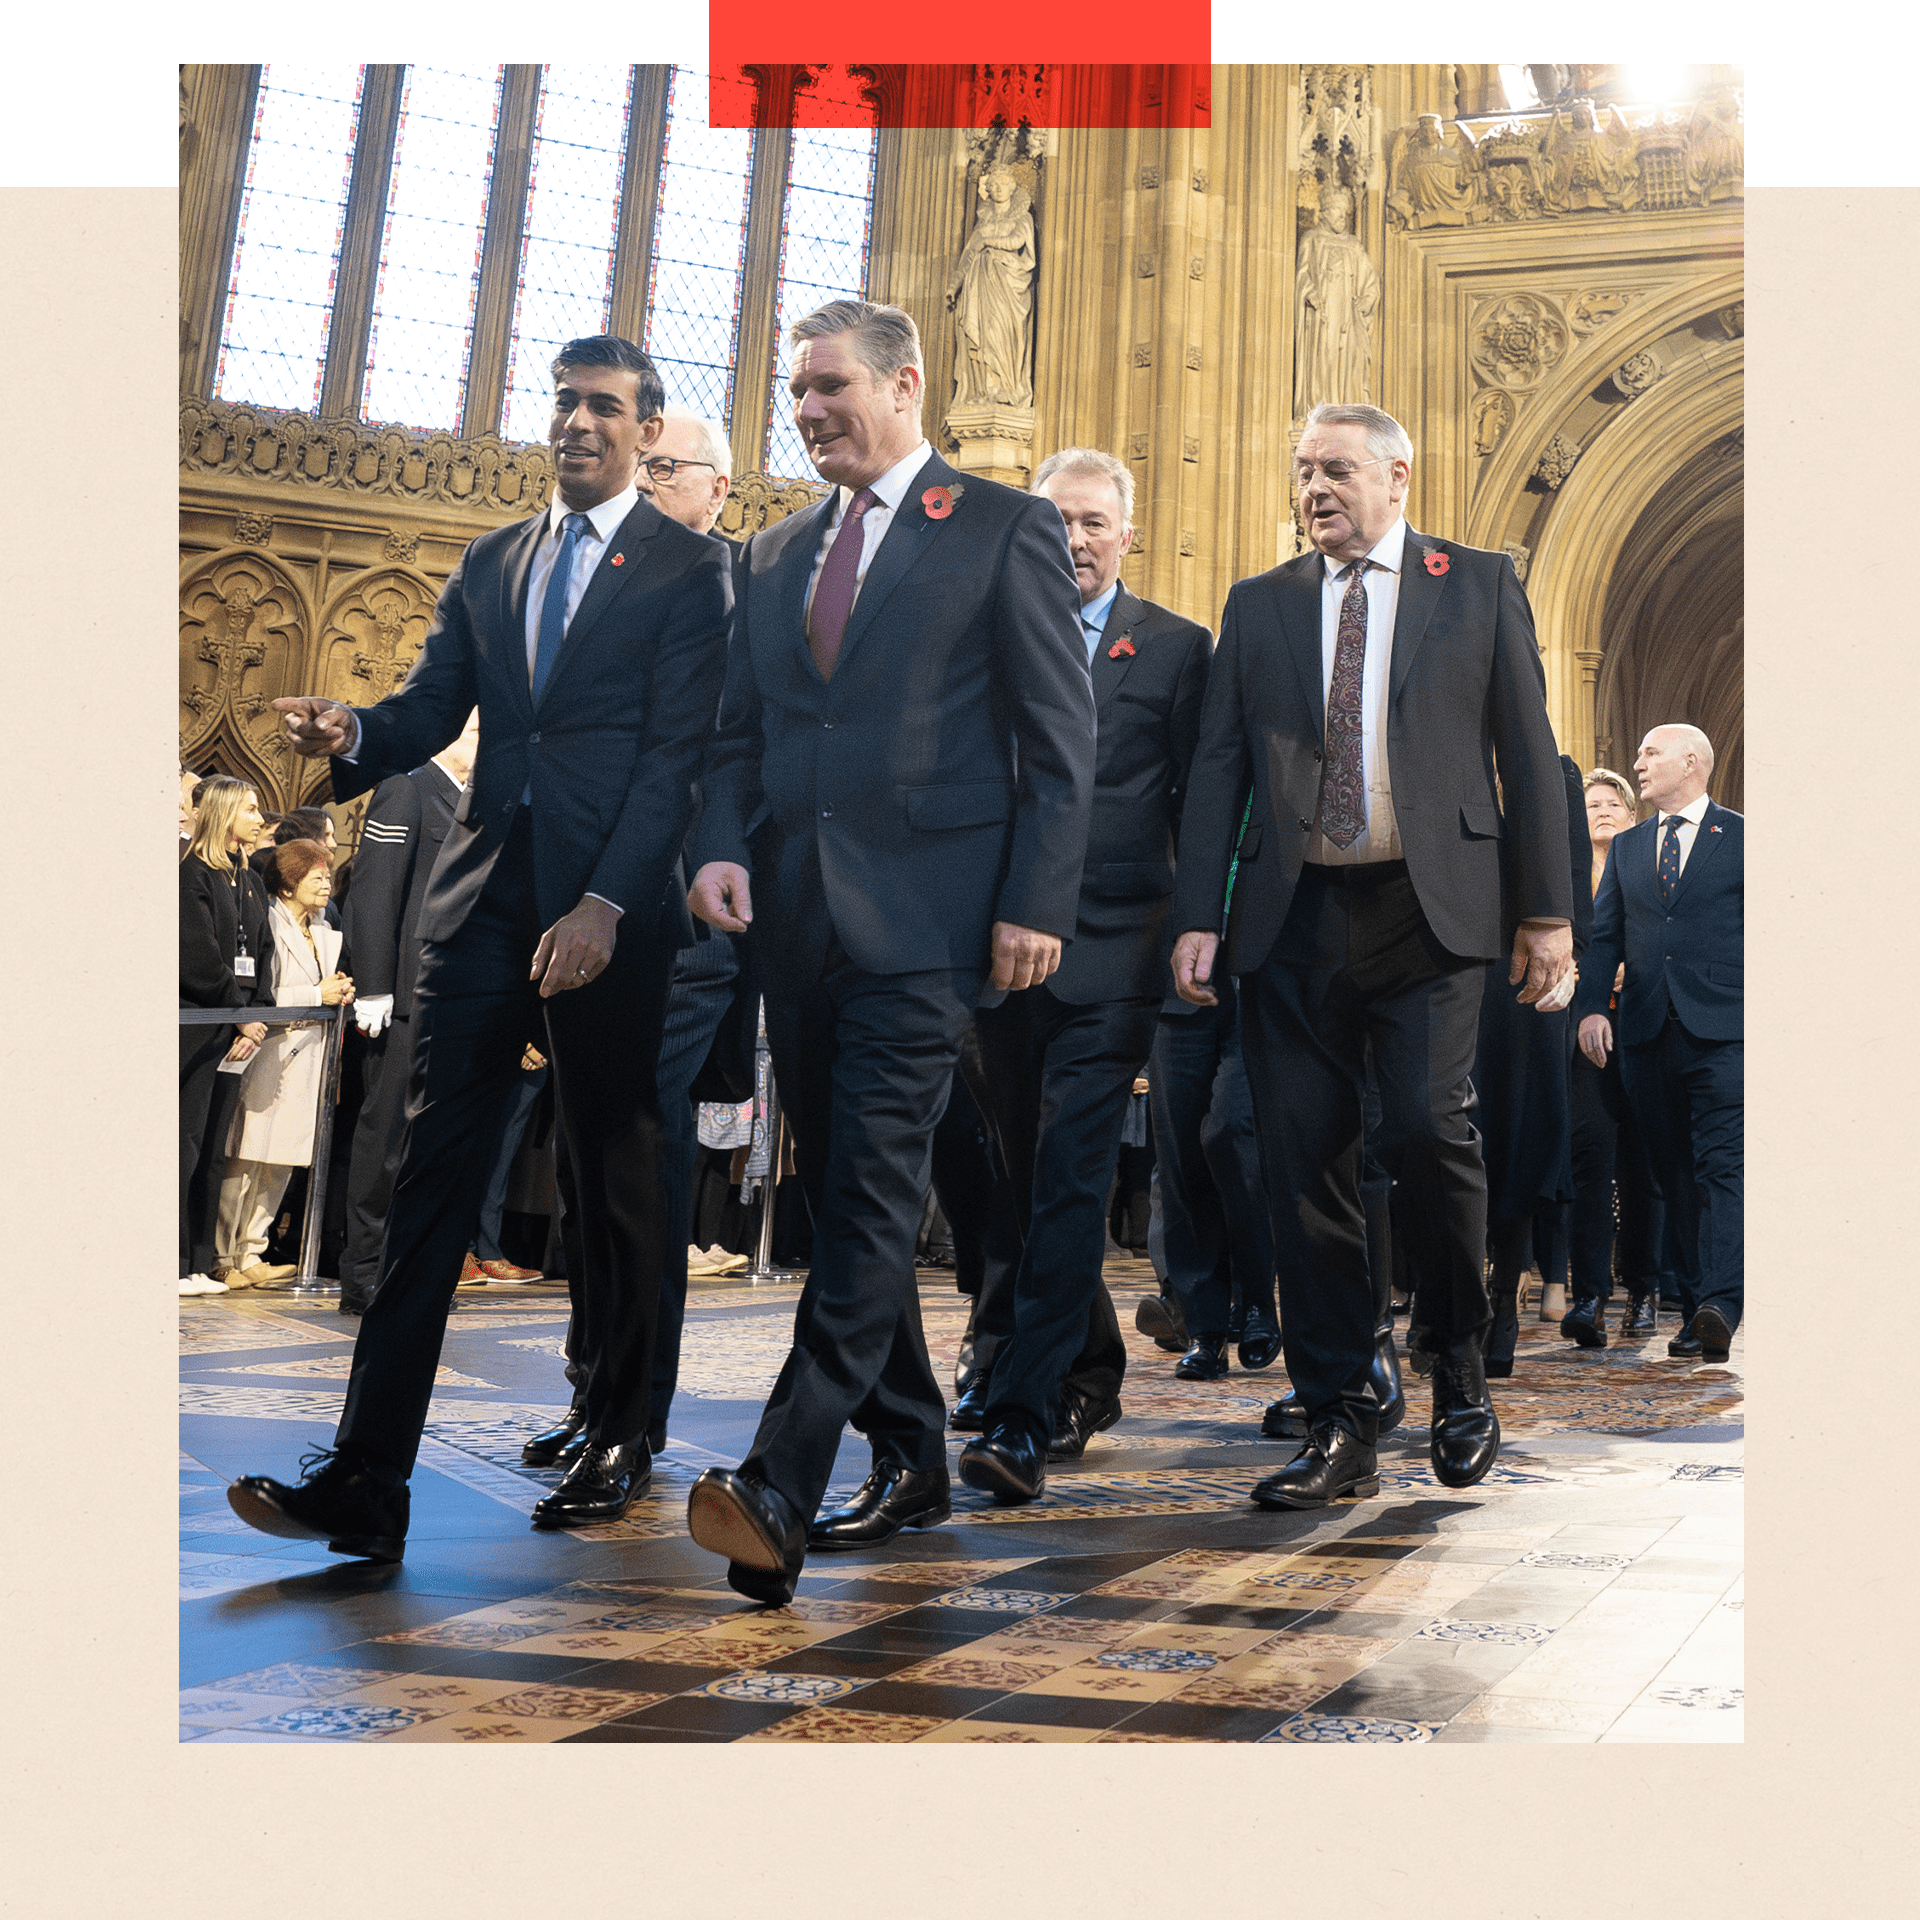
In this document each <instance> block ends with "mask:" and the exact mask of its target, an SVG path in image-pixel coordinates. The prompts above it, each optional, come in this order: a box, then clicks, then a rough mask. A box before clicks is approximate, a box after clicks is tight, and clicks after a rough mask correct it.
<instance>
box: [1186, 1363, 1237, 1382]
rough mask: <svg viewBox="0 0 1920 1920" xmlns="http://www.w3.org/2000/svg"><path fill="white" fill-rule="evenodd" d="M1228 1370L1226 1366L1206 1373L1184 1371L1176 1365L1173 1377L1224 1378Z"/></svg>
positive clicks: (1190, 1378)
mask: <svg viewBox="0 0 1920 1920" xmlns="http://www.w3.org/2000/svg"><path fill="white" fill-rule="evenodd" d="M1227 1372H1228V1369H1227V1368H1226V1367H1224V1366H1223V1367H1220V1368H1218V1369H1216V1370H1212V1371H1209V1372H1206V1373H1197V1372H1193V1371H1187V1372H1182V1371H1181V1369H1180V1368H1178V1367H1175V1368H1174V1370H1173V1377H1174V1378H1175V1379H1176V1380H1224V1379H1225V1378H1226V1377H1227Z"/></svg>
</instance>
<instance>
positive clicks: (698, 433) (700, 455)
mask: <svg viewBox="0 0 1920 1920" xmlns="http://www.w3.org/2000/svg"><path fill="white" fill-rule="evenodd" d="M661 417H662V418H663V419H664V421H665V422H666V424H665V425H664V426H663V427H662V428H661V429H660V438H659V439H658V440H656V441H655V442H654V444H653V451H652V452H651V453H650V454H649V455H648V456H647V457H646V459H644V460H642V461H641V463H640V486H641V489H642V491H644V492H647V493H650V494H652V495H653V504H654V505H655V506H656V507H658V508H659V509H660V511H661V512H662V513H664V514H665V515H666V516H667V518H668V519H670V520H678V521H679V522H680V524H681V525H682V526H683V527H691V528H692V529H693V530H694V532H695V533H709V534H710V533H712V532H713V528H714V522H715V521H717V520H718V519H719V518H720V509H721V508H722V507H723V506H725V505H726V500H727V492H728V489H729V488H730V487H731V486H732V485H733V448H732V447H731V446H730V445H729V444H728V442H727V436H726V432H725V430H724V429H723V428H722V427H721V425H720V423H719V421H717V420H709V419H707V418H706V417H705V415H703V414H698V413H694V412H692V411H690V410H689V409H688V408H686V407H676V406H671V405H670V406H668V407H667V408H666V409H665V410H664V412H663V414H662V416H661Z"/></svg>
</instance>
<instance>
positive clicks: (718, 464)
mask: <svg viewBox="0 0 1920 1920" xmlns="http://www.w3.org/2000/svg"><path fill="white" fill-rule="evenodd" d="M660 413H661V417H662V418H663V419H666V420H686V421H689V422H691V423H692V426H693V428H694V444H695V445H696V446H698V447H699V449H700V458H701V459H702V460H705V461H708V462H709V463H711V465H712V467H713V470H714V471H715V472H716V473H724V474H726V475H727V476H728V477H729V478H731V477H732V474H733V448H732V446H731V445H730V444H729V443H728V440H727V435H726V430H725V429H724V428H723V427H722V426H721V424H720V422H719V421H718V420H709V419H708V418H707V416H706V415H705V414H704V413H695V412H694V410H693V409H692V408H691V407H676V406H675V405H673V403H672V402H671V401H669V402H668V404H667V405H666V406H664V407H662V408H661V409H660Z"/></svg>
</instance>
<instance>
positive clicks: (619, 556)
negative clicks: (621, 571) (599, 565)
mask: <svg viewBox="0 0 1920 1920" xmlns="http://www.w3.org/2000/svg"><path fill="white" fill-rule="evenodd" d="M613 564H614V565H615V566H616V567H624V566H625V565H626V564H627V556H626V555H625V554H624V553H616V554H615V555H614V556H613Z"/></svg>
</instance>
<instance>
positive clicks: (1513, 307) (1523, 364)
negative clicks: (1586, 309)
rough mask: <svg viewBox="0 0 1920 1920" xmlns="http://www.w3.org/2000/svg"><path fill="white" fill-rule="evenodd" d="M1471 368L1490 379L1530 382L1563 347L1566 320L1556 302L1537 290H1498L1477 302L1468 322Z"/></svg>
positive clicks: (1505, 383) (1517, 384)
mask: <svg viewBox="0 0 1920 1920" xmlns="http://www.w3.org/2000/svg"><path fill="white" fill-rule="evenodd" d="M1467 339H1468V348H1467V351H1468V355H1469V358H1470V359H1471V361H1472V364H1473V370H1474V372H1475V373H1476V374H1478V375H1479V377H1480V378H1481V379H1482V380H1484V381H1487V382H1488V383H1489V384H1491V385H1493V386H1498V387H1507V388H1513V389H1525V388H1528V387H1535V386H1538V385H1539V384H1540V382H1541V381H1542V380H1543V379H1544V378H1545V377H1546V376H1547V375H1548V374H1549V373H1551V372H1552V371H1553V369H1554V368H1555V367H1556V366H1558V365H1559V364H1560V361H1561V359H1562V358H1563V357H1564V356H1565V354H1566V351H1567V323H1566V321H1565V320H1564V319H1563V318H1562V316H1561V313H1560V309H1559V306H1558V305H1557V304H1556V303H1555V302H1553V301H1551V300H1548V299H1544V298H1542V297H1541V295H1539V294H1537V293H1509V294H1503V295H1502V296H1501V297H1500V298H1499V299H1497V300H1489V301H1487V302H1486V303H1485V304H1484V305H1482V306H1481V307H1479V308H1478V309H1477V310H1476V311H1475V312H1474V314H1473V315H1472V317H1471V318H1470V319H1469V321H1468V323H1467Z"/></svg>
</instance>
